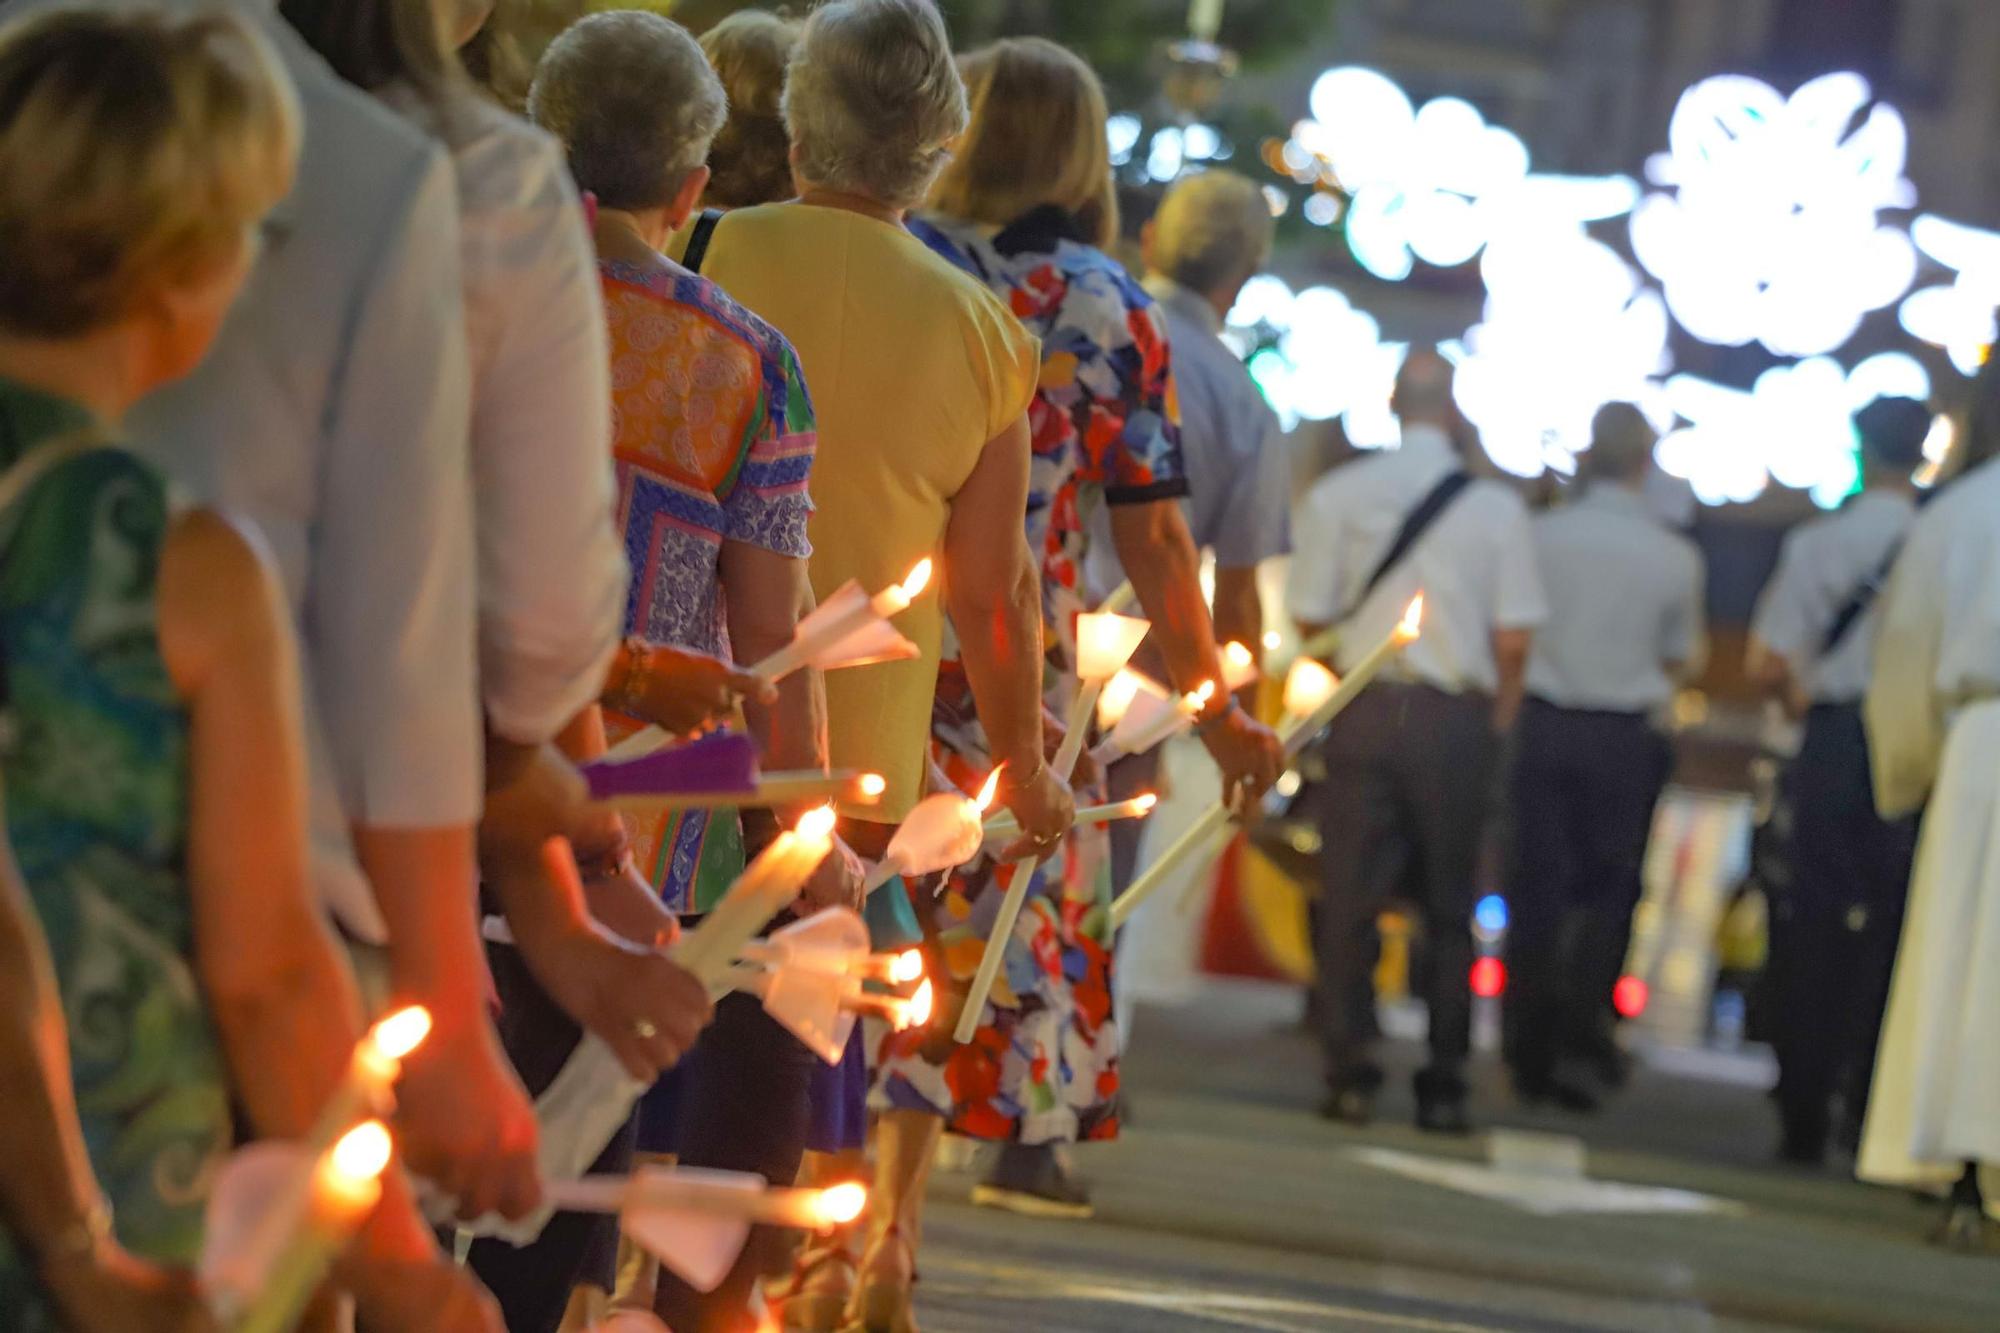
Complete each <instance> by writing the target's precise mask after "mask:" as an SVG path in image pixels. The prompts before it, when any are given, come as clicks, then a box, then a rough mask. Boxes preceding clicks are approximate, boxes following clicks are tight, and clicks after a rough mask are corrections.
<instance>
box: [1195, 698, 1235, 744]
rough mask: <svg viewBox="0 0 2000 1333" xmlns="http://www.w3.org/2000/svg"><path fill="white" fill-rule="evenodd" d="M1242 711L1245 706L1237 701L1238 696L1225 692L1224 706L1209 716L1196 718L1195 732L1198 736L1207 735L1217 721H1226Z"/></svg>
mask: <svg viewBox="0 0 2000 1333" xmlns="http://www.w3.org/2000/svg"><path fill="white" fill-rule="evenodd" d="M1242 711H1243V706H1242V705H1241V704H1239V703H1237V702H1236V696H1235V695H1233V694H1225V695H1223V696H1222V707H1220V708H1218V709H1216V710H1215V711H1214V712H1213V713H1211V714H1210V715H1209V716H1207V717H1201V718H1196V719H1195V724H1194V729H1195V734H1196V735H1198V736H1206V735H1208V733H1209V731H1210V730H1211V729H1213V728H1214V727H1215V726H1216V724H1217V723H1220V722H1224V721H1226V720H1228V719H1229V718H1231V717H1233V716H1235V715H1236V714H1237V713H1240V712H1242Z"/></svg>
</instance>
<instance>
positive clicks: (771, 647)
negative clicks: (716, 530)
mask: <svg viewBox="0 0 2000 1333" xmlns="http://www.w3.org/2000/svg"><path fill="white" fill-rule="evenodd" d="M721 573H722V594H723V604H724V607H725V612H726V614H727V616H728V620H729V644H730V649H731V651H732V653H733V655H734V656H735V658H736V660H737V661H739V662H757V661H761V660H763V659H764V658H765V657H768V656H769V655H770V654H772V653H774V652H776V651H778V650H779V649H780V648H783V647H784V646H785V645H786V644H788V643H790V642H791V641H792V632H793V630H795V629H796V628H797V627H798V623H799V621H800V620H801V619H802V618H803V617H805V616H806V615H808V614H809V613H810V612H811V611H812V609H813V592H812V584H811V583H810V582H808V581H807V579H806V562H805V561H803V560H800V559H797V558H795V557H793V556H788V555H779V554H777V553H776V552H775V551H767V550H765V549H764V548H763V547H761V546H752V545H750V544H749V543H747V542H736V541H731V542H724V543H723V546H722V567H721ZM743 714H744V718H745V719H746V720H747V721H748V722H749V724H750V733H751V735H753V736H755V737H756V738H757V741H758V743H759V744H760V745H761V746H762V748H763V751H764V756H765V762H766V764H767V765H768V766H769V767H771V768H774V769H798V768H818V769H824V768H825V767H826V681H825V678H824V677H823V676H822V675H821V674H820V673H819V672H818V671H816V670H814V671H794V672H793V673H792V674H791V675H789V676H787V677H785V678H784V679H783V680H781V681H779V682H778V697H777V700H776V702H775V703H770V704H767V703H765V702H764V701H763V700H761V699H758V698H756V697H754V696H752V697H749V698H746V699H745V700H744V701H743Z"/></svg>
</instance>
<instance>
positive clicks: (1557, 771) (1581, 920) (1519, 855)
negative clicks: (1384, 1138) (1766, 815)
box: [1505, 699, 1672, 1081]
mask: <svg viewBox="0 0 2000 1333" xmlns="http://www.w3.org/2000/svg"><path fill="white" fill-rule="evenodd" d="M1671 763H1672V750H1671V747H1670V746H1669V745H1668V743H1667V740H1666V738H1665V737H1663V736H1661V735H1660V734H1659V733H1658V732H1657V731H1655V730H1654V729H1653V728H1652V727H1651V726H1650V725H1649V724H1648V723H1647V720H1646V718H1645V717H1644V716H1643V715H1640V714H1637V713H1608V712H1592V711H1586V710H1581V709H1569V708H1558V707H1556V706H1555V705H1553V704H1549V703H1546V702H1543V701H1542V700H1539V699H1530V700H1529V701H1528V703H1527V704H1526V706H1525V707H1524V708H1523V709H1522V711H1521V722H1520V727H1519V730H1518V731H1517V733H1516V736H1515V753H1514V771H1513V773H1512V775H1511V777H1512V782H1511V786H1510V795H1511V800H1512V806H1513V847H1512V852H1511V854H1510V856H1509V857H1508V874H1507V905H1508V925H1507V961H1508V964H1509V966H1508V973H1509V977H1508V986H1507V1008H1506V1038H1505V1049H1506V1053H1507V1060H1508V1063H1509V1064H1510V1065H1511V1066H1512V1067H1513V1069H1514V1072H1515V1076H1516V1077H1517V1078H1521V1079H1524V1080H1529V1081H1533V1080H1541V1079H1546V1078H1547V1077H1548V1076H1549V1075H1550V1074H1551V1073H1552V1072H1553V1071H1554V1069H1555V1065H1556V1062H1557V1060H1558V1058H1559V1057H1560V1056H1562V1055H1563V1054H1566V1053H1577V1054H1586V1053H1590V1052H1592V1051H1594V1050H1595V1049H1596V1048H1597V1047H1598V1046H1600V1045H1601V1044H1602V1043H1603V1041H1604V1040H1605V1034H1606V1033H1607V1032H1608V1030H1609V1022H1610V1018H1611V1013H1612V1010H1611V995H1612V990H1613V988H1614V987H1615V986H1616V985H1617V983H1618V975H1619V972H1620V971H1621V970H1622V969H1623V967H1624V965H1625V953H1626V950H1627V948H1628V946H1629V945H1630V943H1631V934H1632V911H1633V909H1634V908H1636V907H1637V906H1638V905H1639V898H1640V895H1641V893H1642V891H1643V886H1642V881H1641V874H1642V871H1643V869H1644V865H1645V857H1646V843H1647V840H1648V838H1649V837H1650V836H1651V833H1652V823H1653V807H1654V806H1655V805H1657V804H1658V803H1659V798H1660V792H1661V790H1662V789H1663V788H1664V787H1665V785H1666V780H1667V776H1668V770H1669V767H1670V765H1671Z"/></svg>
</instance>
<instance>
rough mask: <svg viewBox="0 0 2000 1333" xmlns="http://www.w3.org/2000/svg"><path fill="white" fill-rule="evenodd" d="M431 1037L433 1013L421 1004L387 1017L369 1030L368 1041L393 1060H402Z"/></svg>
mask: <svg viewBox="0 0 2000 1333" xmlns="http://www.w3.org/2000/svg"><path fill="white" fill-rule="evenodd" d="M430 1035H431V1012H430V1010H428V1009H426V1008H424V1007H423V1006H422V1005H420V1004H413V1005H411V1006H410V1007H409V1008H407V1009H398V1010H397V1011H396V1012H395V1013H393V1014H389V1015H386V1016H385V1017H383V1018H382V1019H381V1020H380V1021H379V1022H377V1023H376V1024H375V1026H374V1027H372V1028H370V1029H369V1030H368V1040H369V1041H370V1042H372V1043H373V1044H374V1047H375V1049H376V1050H377V1051H378V1052H380V1053H381V1054H382V1055H385V1056H387V1057H388V1058H389V1059H391V1060H401V1059H404V1058H405V1057H407V1056H408V1055H409V1054H410V1052H411V1051H414V1050H416V1049H417V1047H419V1046H421V1045H423V1044H424V1038H426V1037H428V1036H430Z"/></svg>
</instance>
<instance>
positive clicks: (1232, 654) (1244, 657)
mask: <svg viewBox="0 0 2000 1333" xmlns="http://www.w3.org/2000/svg"><path fill="white" fill-rule="evenodd" d="M1256 660H1257V659H1256V658H1254V657H1252V656H1251V655H1250V650H1249V649H1248V648H1245V647H1244V646H1243V645H1242V644H1240V643H1238V642H1236V641H1235V640H1234V639H1231V640H1230V641H1229V642H1228V643H1225V644H1223V645H1222V662H1223V665H1225V666H1229V667H1234V668H1235V669H1236V670H1238V671H1243V670H1247V669H1248V668H1249V666H1250V664H1251V663H1252V662H1254V661H1256Z"/></svg>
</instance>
